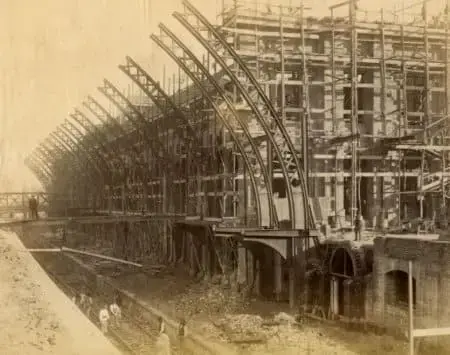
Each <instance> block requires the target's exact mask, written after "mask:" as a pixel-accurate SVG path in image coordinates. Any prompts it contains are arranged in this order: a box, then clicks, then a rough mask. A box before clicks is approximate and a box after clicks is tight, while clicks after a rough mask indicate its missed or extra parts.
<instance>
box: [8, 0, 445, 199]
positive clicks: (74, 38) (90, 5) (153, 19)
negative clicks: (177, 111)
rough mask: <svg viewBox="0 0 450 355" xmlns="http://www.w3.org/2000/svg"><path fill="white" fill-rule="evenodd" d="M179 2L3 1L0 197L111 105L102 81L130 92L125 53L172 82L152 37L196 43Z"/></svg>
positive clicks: (209, 6) (440, 0)
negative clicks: (32, 161) (52, 145)
mask: <svg viewBox="0 0 450 355" xmlns="http://www.w3.org/2000/svg"><path fill="white" fill-rule="evenodd" d="M191 2H192V3H193V4H194V5H195V6H196V7H197V8H198V9H200V10H202V12H203V13H205V15H206V16H207V17H208V18H209V19H210V20H211V21H213V20H214V18H215V15H216V13H217V11H218V9H219V8H220V7H221V4H222V0H191ZM260 2H261V3H265V2H266V3H267V2H268V1H267V0H261V1H260ZM271 2H272V3H284V4H292V5H293V6H296V5H297V6H298V5H299V4H300V1H292V0H281V1H275V0H272V1H271ZM337 2H340V0H339V1H338V0H332V1H331V0H316V1H312V0H308V1H306V0H305V4H307V5H309V6H311V7H312V10H311V11H310V12H309V13H310V14H311V15H316V16H326V15H327V14H328V6H329V5H331V4H334V3H337ZM416 3H419V5H418V6H416V7H415V8H412V9H411V10H409V11H414V12H420V1H417V0H405V1H404V5H405V7H408V6H409V5H411V4H416ZM180 4H181V1H180V0H39V1H36V0H1V1H0V141H1V139H3V140H5V141H6V143H7V144H6V148H5V149H4V157H3V158H4V164H3V171H1V176H0V191H6V190H9V191H13V190H22V187H25V188H27V187H30V188H31V187H34V188H36V186H38V185H36V184H37V180H36V179H35V178H34V177H33V175H32V173H31V172H29V171H28V169H27V168H26V167H25V166H24V164H23V159H24V158H25V157H26V156H27V155H28V154H29V153H30V152H31V151H32V150H33V148H34V147H35V146H36V145H37V144H38V143H39V142H40V141H41V140H42V139H43V138H45V137H46V136H47V135H48V134H49V133H50V132H51V131H53V130H54V129H55V127H56V126H57V125H58V124H60V123H61V122H62V121H63V120H64V119H65V118H67V117H68V114H69V113H70V112H72V111H73V109H74V108H75V107H78V108H82V110H83V107H82V105H81V103H82V101H83V100H84V99H85V97H86V96H87V95H88V94H90V95H92V96H94V97H95V98H97V99H99V101H100V102H101V103H102V104H104V105H105V106H106V107H108V108H109V107H110V104H109V103H108V101H107V100H106V99H104V97H103V95H102V94H100V93H99V92H98V90H97V87H98V86H99V85H101V83H102V80H103V78H108V79H109V80H110V81H111V82H112V83H113V84H116V85H117V86H118V87H120V88H121V89H124V90H128V89H129V87H130V86H131V80H129V79H128V78H127V77H126V76H125V74H123V73H122V72H121V71H120V70H119V69H118V68H117V66H118V65H119V64H121V63H124V58H125V56H126V55H130V56H131V57H133V58H134V59H135V60H136V61H137V62H138V63H139V64H141V65H142V66H143V67H144V68H145V69H146V70H148V71H149V73H150V74H151V75H152V76H153V77H155V78H156V79H160V80H162V72H163V66H164V65H166V71H167V74H168V75H167V77H169V76H171V75H169V73H170V72H171V71H174V68H175V65H174V64H173V62H172V61H171V59H169V58H168V57H167V56H166V55H165V54H164V53H163V52H162V51H161V50H160V49H159V48H158V47H157V46H156V45H154V44H153V42H152V40H151V39H149V35H150V34H151V33H152V32H154V31H155V29H156V27H157V24H158V23H159V22H164V23H165V24H166V25H167V26H168V27H169V28H170V29H172V30H173V31H174V32H175V33H177V34H179V35H180V37H181V38H183V40H185V41H188V42H186V43H191V42H189V41H192V37H191V36H190V35H189V34H187V33H186V31H183V27H182V26H181V25H180V24H178V22H177V21H176V20H175V19H173V18H172V16H171V14H172V12H173V11H179V10H181V6H180ZM359 4H360V5H359V7H360V8H361V9H367V10H368V11H378V10H379V9H380V8H381V7H384V8H386V9H388V10H389V9H393V8H394V7H396V8H397V9H398V8H400V7H401V6H402V1H395V0H377V1H368V0H361V1H360V2H359ZM444 5H445V0H431V1H430V2H429V8H430V11H429V12H430V14H432V13H433V12H436V11H439V10H442V8H443V7H444ZM342 11H344V13H345V10H344V9H343V10H342ZM338 15H339V14H338ZM368 16H372V15H371V12H369V13H368ZM369 18H370V17H369ZM134 90H136V91H138V89H137V88H136V89H134Z"/></svg>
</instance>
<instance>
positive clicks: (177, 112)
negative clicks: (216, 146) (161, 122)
mask: <svg viewBox="0 0 450 355" xmlns="http://www.w3.org/2000/svg"><path fill="white" fill-rule="evenodd" d="M126 61H127V62H126V65H119V69H120V70H122V71H123V72H124V73H125V74H126V75H127V76H128V77H129V78H130V79H131V80H132V81H133V82H135V83H136V85H137V86H139V88H140V89H141V90H142V91H143V92H144V93H145V94H146V95H147V96H148V97H149V98H150V99H151V100H152V102H153V103H154V104H155V106H156V107H157V108H158V109H159V110H160V111H161V112H162V113H163V114H164V115H165V116H166V118H167V119H168V118H169V117H171V116H172V117H173V118H175V119H176V118H179V119H181V120H182V121H183V123H184V124H185V125H186V127H187V130H186V132H188V134H190V136H191V137H192V139H193V140H194V141H195V144H192V143H193V142H192V140H188V139H186V138H185V140H186V141H187V143H188V144H187V148H188V149H190V150H193V153H194V154H193V155H194V157H195V158H194V161H195V162H196V165H197V168H198V167H200V166H202V165H204V161H203V159H202V156H203V154H202V151H201V146H202V145H203V143H202V140H201V139H200V138H199V136H198V134H196V132H195V129H194V128H193V127H192V124H191V122H190V121H189V119H188V117H187V116H186V114H185V112H183V110H182V109H181V108H179V107H178V106H177V105H176V104H175V102H174V100H172V98H171V97H170V96H169V95H168V94H167V93H166V92H165V91H164V90H163V89H162V88H161V85H159V83H158V82H157V81H156V80H154V79H153V78H152V77H151V76H150V74H148V73H147V72H146V71H145V70H144V69H143V68H142V67H140V66H139V64H137V63H136V62H135V61H134V60H133V59H132V58H131V57H129V56H127V57H126ZM198 169H199V168H198ZM199 170H200V169H199Z"/></svg>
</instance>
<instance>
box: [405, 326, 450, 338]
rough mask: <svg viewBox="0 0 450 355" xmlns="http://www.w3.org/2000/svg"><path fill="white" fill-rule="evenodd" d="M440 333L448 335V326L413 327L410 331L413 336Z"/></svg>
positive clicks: (419, 336)
mask: <svg viewBox="0 0 450 355" xmlns="http://www.w3.org/2000/svg"><path fill="white" fill-rule="evenodd" d="M441 335H450V328H429V329H414V330H413V331H412V336H413V337H414V338H421V337H431V336H441Z"/></svg>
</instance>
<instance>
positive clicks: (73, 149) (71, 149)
mask: <svg viewBox="0 0 450 355" xmlns="http://www.w3.org/2000/svg"><path fill="white" fill-rule="evenodd" d="M51 136H52V137H53V138H54V139H55V140H57V141H58V142H59V143H60V144H61V145H62V147H63V149H65V150H66V151H67V152H68V153H69V154H71V155H73V156H74V157H75V159H77V160H78V161H79V162H80V164H81V166H83V165H84V164H88V165H91V166H92V167H93V168H94V170H96V171H97V172H98V174H99V175H100V177H101V178H102V179H103V171H102V170H101V169H100V168H99V167H98V166H97V164H96V163H95V161H92V160H91V159H90V157H89V155H87V154H86V153H85V154H84V155H85V159H83V157H82V155H81V151H80V150H78V147H77V144H76V143H75V141H73V140H72V138H71V137H70V136H69V135H68V134H67V133H66V132H64V131H63V130H62V129H61V128H57V130H56V131H55V132H53V133H51ZM83 153H84V152H83Z"/></svg>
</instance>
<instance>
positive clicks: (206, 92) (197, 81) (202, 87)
mask: <svg viewBox="0 0 450 355" xmlns="http://www.w3.org/2000/svg"><path fill="white" fill-rule="evenodd" d="M152 39H153V40H154V41H155V42H156V43H157V44H158V45H159V46H160V47H161V48H162V49H163V50H164V51H165V52H166V53H167V54H168V55H169V56H170V57H171V58H172V59H173V60H174V61H175V62H176V63H177V64H178V65H179V66H180V67H181V68H182V69H183V71H184V72H185V73H186V74H187V75H188V76H189V77H190V79H191V80H192V81H193V82H194V83H195V85H196V86H197V87H198V89H200V90H201V92H202V94H203V95H204V97H205V98H206V99H207V100H208V101H209V102H210V104H211V106H212V107H213V108H214V111H215V112H216V113H217V116H218V117H219V118H220V120H221V122H222V123H223V124H224V126H225V127H226V128H227V130H228V131H229V133H230V135H231V137H232V139H233V141H234V143H235V144H236V146H237V148H238V150H239V152H240V154H241V155H242V158H243V160H244V164H245V165H246V168H247V169H248V170H249V172H251V173H250V174H249V175H250V181H251V184H252V188H253V192H254V196H255V200H256V201H255V202H256V209H257V211H256V213H257V223H258V225H261V202H260V195H259V193H258V189H257V187H256V180H255V174H254V171H253V167H252V165H251V164H250V162H249V160H248V156H247V154H246V152H245V149H244V147H243V146H242V144H241V142H240V140H239V139H238V137H237V136H236V133H235V131H234V129H233V127H232V126H231V124H230V123H229V122H228V120H227V118H226V117H225V116H224V113H223V111H222V110H221V109H220V108H219V106H218V105H217V104H216V102H215V99H214V98H213V97H212V96H211V94H210V91H211V89H214V86H212V87H211V88H209V89H208V88H207V85H205V84H208V83H207V82H205V81H204V78H203V80H201V79H202V78H198V77H197V76H196V74H195V73H193V71H191V70H190V68H188V66H187V65H186V64H185V63H184V62H183V61H182V60H180V59H179V58H178V56H177V55H176V54H175V53H173V52H172V50H171V48H169V47H168V46H167V45H166V44H165V43H163V42H162V41H161V40H160V39H159V38H158V37H156V36H152ZM209 85H211V84H209Z"/></svg>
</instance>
